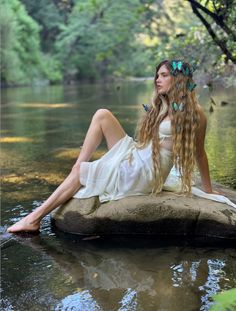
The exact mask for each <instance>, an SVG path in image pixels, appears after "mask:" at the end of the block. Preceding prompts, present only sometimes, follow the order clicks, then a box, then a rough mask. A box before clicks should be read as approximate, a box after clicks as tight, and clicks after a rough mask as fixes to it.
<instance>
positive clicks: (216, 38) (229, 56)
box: [191, 3, 236, 64]
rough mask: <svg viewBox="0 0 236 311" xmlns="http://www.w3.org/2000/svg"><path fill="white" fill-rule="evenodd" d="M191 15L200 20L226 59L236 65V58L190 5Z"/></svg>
mask: <svg viewBox="0 0 236 311" xmlns="http://www.w3.org/2000/svg"><path fill="white" fill-rule="evenodd" d="M191 6H192V10H193V13H194V14H196V15H197V17H198V18H199V19H200V20H201V22H202V23H203V25H204V26H205V27H206V29H207V31H208V33H209V34H210V36H211V37H212V39H213V41H214V42H215V43H216V45H217V46H219V47H220V49H221V51H222V52H223V53H224V54H225V55H226V57H227V58H228V59H231V60H232V62H233V63H234V64H236V57H234V56H233V55H232V53H231V52H230V51H229V50H228V49H227V47H226V45H225V43H224V41H222V40H220V39H219V38H218V37H217V35H216V34H215V32H214V31H213V29H212V28H211V25H210V24H209V23H208V22H207V21H206V19H205V18H204V17H203V16H202V15H201V14H200V13H199V11H198V10H197V8H196V7H195V6H194V4H192V3H191Z"/></svg>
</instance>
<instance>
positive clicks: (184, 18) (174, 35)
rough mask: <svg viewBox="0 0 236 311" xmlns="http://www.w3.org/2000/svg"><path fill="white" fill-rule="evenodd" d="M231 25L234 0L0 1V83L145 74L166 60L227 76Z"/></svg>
mask: <svg viewBox="0 0 236 311" xmlns="http://www.w3.org/2000/svg"><path fill="white" fill-rule="evenodd" d="M235 25H236V0H204V1H203V0H202V1H201V0H200V1H195V0H182V1H181V0H164V1H162V0H120V1H117V0H37V1H32V0H10V1H9V0H0V27H1V48H0V51H1V82H2V85H3V86H11V85H13V86H14V85H27V84H32V83H33V84H44V83H45V84H48V83H50V84H56V83H73V82H75V81H78V80H89V81H94V80H98V79H114V78H124V77H131V76H132V77H148V76H153V73H154V68H155V65H157V64H158V62H160V61H161V60H163V59H170V58H181V59H183V58H184V59H186V60H187V61H190V62H191V61H194V62H195V63H197V64H198V65H199V69H200V70H201V72H202V73H203V74H204V75H208V76H209V77H211V79H215V78H219V77H224V76H228V77H229V76H231V77H232V76H233V73H234V72H235V66H236V65H235V64H236V29H235ZM232 79H233V78H232Z"/></svg>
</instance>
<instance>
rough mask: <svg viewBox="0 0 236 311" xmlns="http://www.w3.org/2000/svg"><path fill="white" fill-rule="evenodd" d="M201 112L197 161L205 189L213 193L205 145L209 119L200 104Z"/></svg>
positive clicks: (197, 140)
mask: <svg viewBox="0 0 236 311" xmlns="http://www.w3.org/2000/svg"><path fill="white" fill-rule="evenodd" d="M199 113H200V126H199V128H198V130H197V135H196V161H197V165H198V169H199V172H200V176H201V181H202V188H203V190H204V191H205V192H207V193H213V191H212V186H211V178H210V172H209V165H208V159H207V154H206V151H205V146H204V143H205V135H206V128H207V119H206V116H205V114H204V112H203V110H202V108H201V107H200V106H199Z"/></svg>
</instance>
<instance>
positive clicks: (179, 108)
mask: <svg viewBox="0 0 236 311" xmlns="http://www.w3.org/2000/svg"><path fill="white" fill-rule="evenodd" d="M184 106H185V105H184V103H180V104H178V103H176V102H173V103H172V104H171V107H172V109H173V111H174V112H178V111H180V112H182V111H184Z"/></svg>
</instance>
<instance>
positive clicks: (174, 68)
mask: <svg viewBox="0 0 236 311" xmlns="http://www.w3.org/2000/svg"><path fill="white" fill-rule="evenodd" d="M182 66H183V62H182V61H181V60H172V61H171V71H170V73H171V74H172V75H173V76H177V74H178V72H181V70H182Z"/></svg>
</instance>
